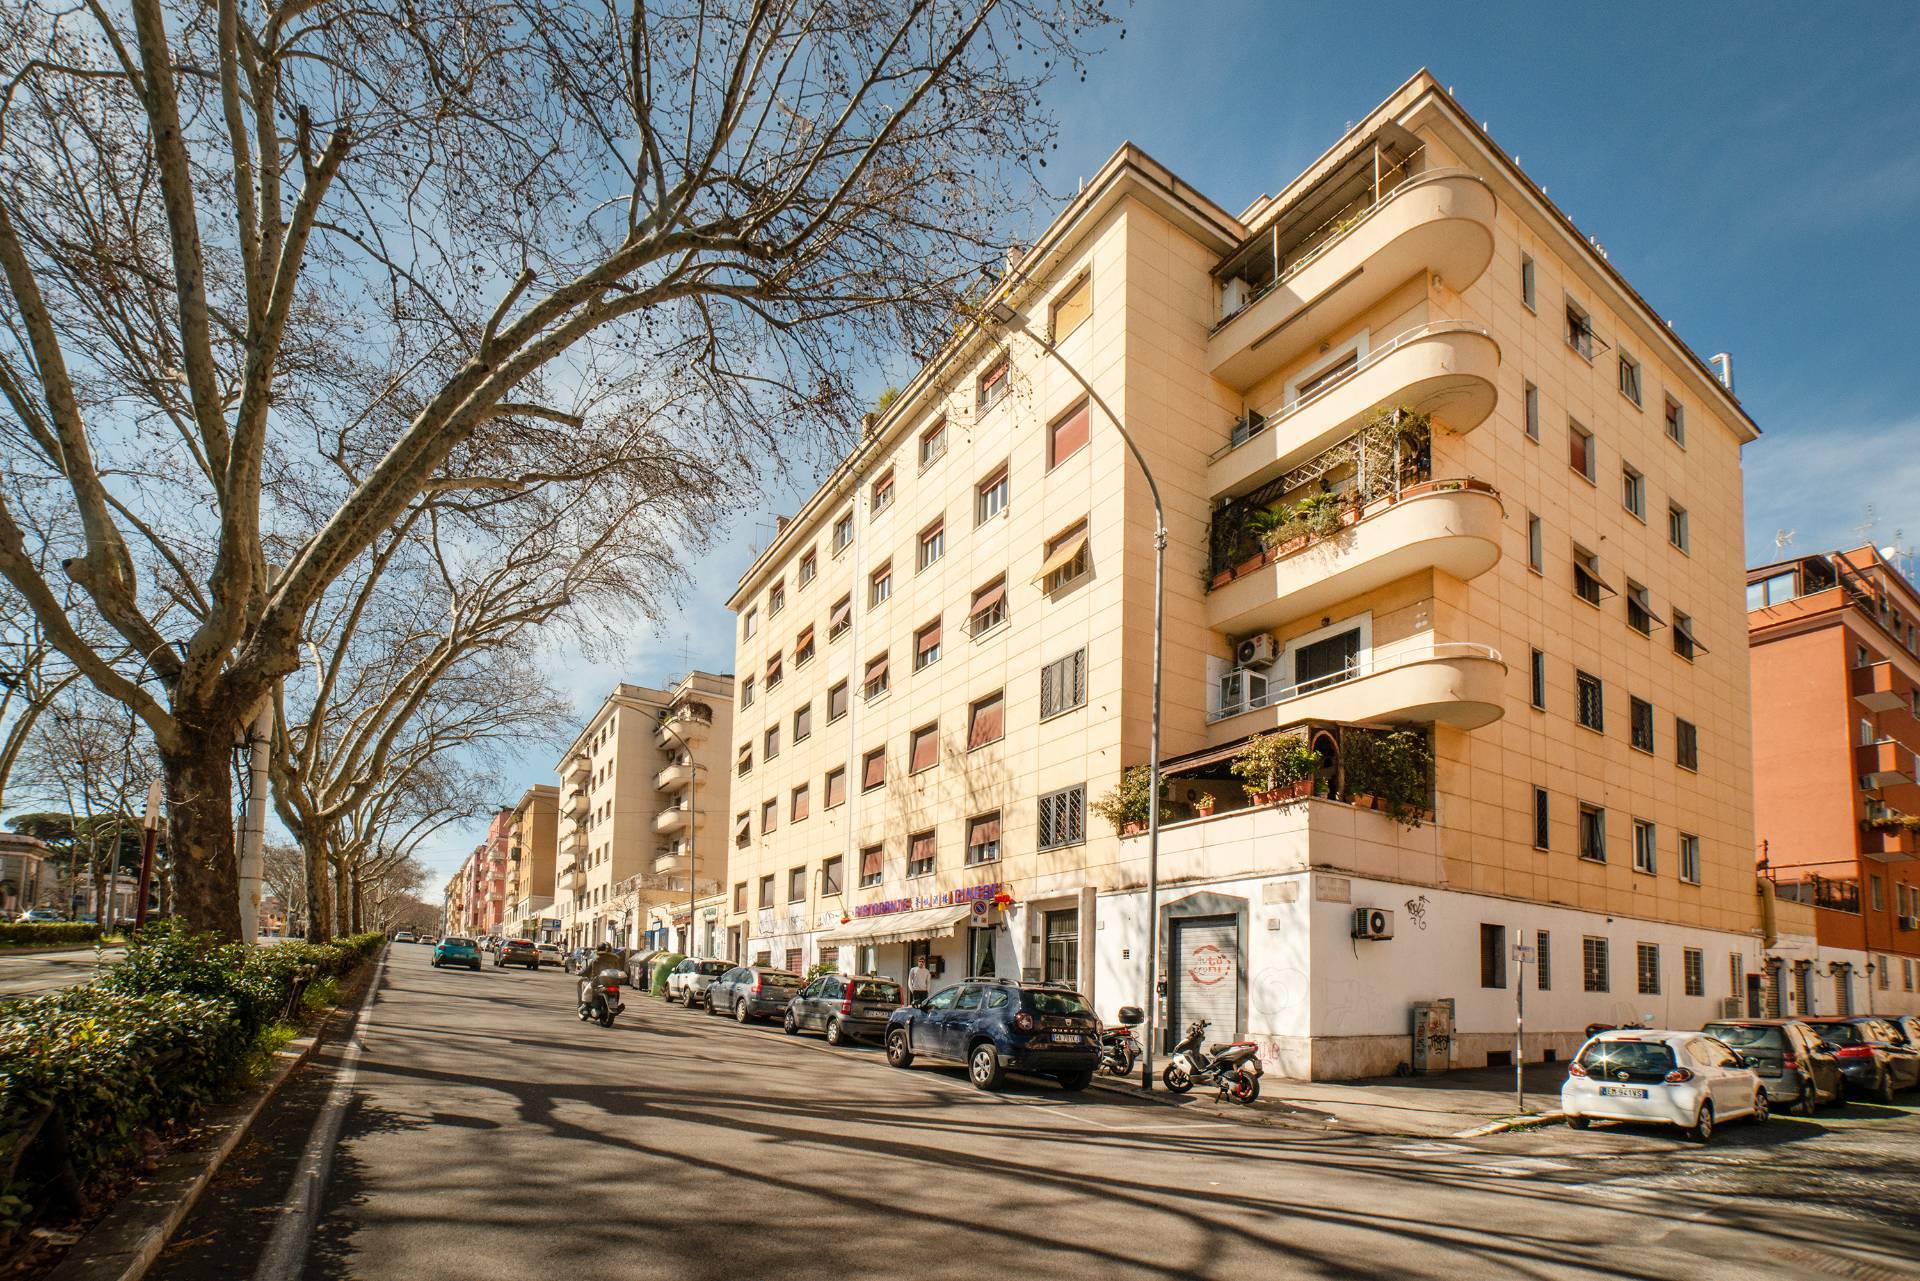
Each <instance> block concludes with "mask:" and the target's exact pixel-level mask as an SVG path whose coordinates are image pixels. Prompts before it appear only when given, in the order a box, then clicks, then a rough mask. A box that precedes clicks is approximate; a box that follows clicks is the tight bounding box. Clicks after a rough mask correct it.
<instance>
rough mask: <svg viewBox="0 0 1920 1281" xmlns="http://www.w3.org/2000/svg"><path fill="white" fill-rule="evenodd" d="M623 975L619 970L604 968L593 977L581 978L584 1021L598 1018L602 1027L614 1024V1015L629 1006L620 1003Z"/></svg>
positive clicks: (581, 1005) (581, 1007)
mask: <svg viewBox="0 0 1920 1281" xmlns="http://www.w3.org/2000/svg"><path fill="white" fill-rule="evenodd" d="M623 977H624V975H622V974H621V973H620V972H619V971H617V970H602V971H601V972H600V973H598V974H595V975H593V976H592V977H591V978H582V979H581V980H580V1021H581V1022H582V1023H589V1022H592V1021H594V1020H596V1019H597V1020H599V1023H600V1026H601V1027H612V1026H613V1016H614V1015H616V1014H618V1013H620V1012H621V1011H622V1010H624V1009H626V1008H627V1007H626V1006H625V1005H622V1004H621V1003H620V980H621V979H622V978H623Z"/></svg>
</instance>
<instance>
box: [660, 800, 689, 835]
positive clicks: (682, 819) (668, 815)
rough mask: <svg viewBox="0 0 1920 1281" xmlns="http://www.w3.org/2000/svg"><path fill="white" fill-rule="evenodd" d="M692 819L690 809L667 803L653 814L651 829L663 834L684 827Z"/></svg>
mask: <svg viewBox="0 0 1920 1281" xmlns="http://www.w3.org/2000/svg"><path fill="white" fill-rule="evenodd" d="M692 821H693V811H692V810H690V809H688V808H687V807H686V806H684V805H669V806H668V807H667V808H666V809H663V810H661V811H660V812H659V813H658V814H655V815H654V816H653V830H654V831H656V832H659V833H661V834H663V835H665V834H668V833H672V832H678V831H681V830H683V829H685V828H686V827H687V826H688V824H690V823H691V822H692Z"/></svg>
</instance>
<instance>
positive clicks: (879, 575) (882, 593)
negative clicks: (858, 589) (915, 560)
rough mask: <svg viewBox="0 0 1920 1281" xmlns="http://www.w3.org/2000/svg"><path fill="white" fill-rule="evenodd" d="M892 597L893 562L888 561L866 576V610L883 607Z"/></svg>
mask: <svg viewBox="0 0 1920 1281" xmlns="http://www.w3.org/2000/svg"><path fill="white" fill-rule="evenodd" d="M892 595H893V562H892V561H888V562H887V563H886V564H884V565H882V566H881V567H880V568H878V569H876V570H874V571H873V573H871V574H869V575H867V608H869V609H871V608H873V607H874V606H875V605H883V604H885V603H886V601H887V598H888V597H889V596H892Z"/></svg>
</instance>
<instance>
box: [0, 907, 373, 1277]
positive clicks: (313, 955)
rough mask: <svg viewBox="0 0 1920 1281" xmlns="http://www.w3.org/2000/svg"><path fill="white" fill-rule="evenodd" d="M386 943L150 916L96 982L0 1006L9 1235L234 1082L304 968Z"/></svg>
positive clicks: (3, 1207)
mask: <svg viewBox="0 0 1920 1281" xmlns="http://www.w3.org/2000/svg"><path fill="white" fill-rule="evenodd" d="M385 942H386V938H385V936H384V935H380V934H368V935H360V936H358V937H356V938H351V939H343V940H340V941H338V942H335V943H326V944H317V945H316V944H310V943H294V942H289V943H280V944H275V945H273V946H269V947H254V946H250V945H248V944H244V943H224V942H221V941H219V940H217V939H216V938H214V937H213V936H212V935H191V934H188V933H186V932H185V931H184V930H182V929H180V928H179V927H177V926H175V925H172V924H170V923H169V924H161V925H155V926H150V927H148V928H147V929H146V930H144V931H142V932H141V934H140V935H139V936H138V937H136V938H135V939H134V940H133V941H132V943H130V944H129V946H128V949H127V956H126V959H125V960H123V961H121V962H119V963H118V964H116V965H114V966H113V967H111V968H110V969H109V970H107V972H106V973H105V974H103V975H102V976H101V977H100V979H99V980H97V981H96V982H95V983H93V984H92V985H89V986H83V987H78V988H73V989H70V990H68V991H65V992H57V993H54V994H53V995H51V996H43V997H39V998H37V999H34V1000H29V1001H21V1002H17V1003H15V1004H12V1005H8V1006H4V1007H0V1247H3V1246H5V1245H6V1243H7V1241H8V1240H9V1239H10V1237H11V1236H12V1234H13V1233H14V1232H15V1231H17V1230H19V1229H20V1228H21V1227H23V1226H24V1225H26V1224H28V1223H30V1222H31V1221H33V1220H34V1219H35V1218H37V1217H39V1216H41V1215H43V1214H45V1213H47V1212H49V1211H50V1210H56V1209H60V1208H62V1207H65V1206H68V1205H69V1203H71V1202H73V1201H75V1200H77V1199H81V1198H85V1197H87V1196H90V1195H91V1193H92V1192H93V1191H94V1190H96V1189H98V1188H99V1187H100V1186H101V1185H102V1184H103V1183H105V1182H107V1181H109V1180H110V1179H111V1178H112V1176H113V1175H114V1174H115V1173H117V1172H118V1171H120V1170H121V1169H123V1168H124V1167H125V1166H126V1165H127V1164H128V1163H129V1162H130V1161H131V1160H132V1159H133V1158H134V1157H135V1156H136V1155H137V1154H138V1152H139V1151H140V1148H141V1145H142V1136H143V1135H144V1134H146V1133H147V1132H149V1131H161V1130H165V1129H167V1128H169V1127H172V1126H176V1125H179V1124H181V1123H182V1122H185V1121H187V1120H188V1119H190V1118H191V1117H192V1116H193V1115H194V1114H196V1113H197V1112H198V1111H199V1110H200V1109H201V1108H203V1107H204V1106H205V1105H206V1104H207V1103H208V1102H209V1101H211V1100H212V1099H214V1098H216V1097H218V1096H219V1095H220V1094H222V1093H223V1092H225V1091H226V1090H227V1089H228V1088H229V1087H230V1086H231V1085H232V1084H233V1082H234V1078H235V1076H236V1074H237V1073H238V1071H239V1069H240V1067H241V1065H242V1063H243V1062H244V1061H245V1059H246V1055H247V1051H248V1049H249V1048H250V1047H251V1046H252V1045H253V1044H254V1042H255V1040H256V1039H257V1038H258V1037H259V1036H260V1034H261V1033H262V1032H263V1031H264V1030H265V1029H266V1028H268V1027H269V1026H271V1025H272V1024H273V1023H274V1022H275V1021H276V1020H278V1019H280V1018H281V1017H283V1016H284V1015H285V1014H286V1013H287V1012H288V1011H289V1009H290V1008H291V1007H292V1006H293V1004H294V1001H295V998H296V997H297V995H298V992H299V987H300V984H301V980H302V972H303V969H304V967H306V966H312V967H313V970H314V977H327V978H335V977H339V976H342V975H345V974H347V973H348V972H350V971H351V970H353V969H354V968H355V967H356V966H357V965H359V964H360V963H361V962H362V961H364V960H366V959H367V958H368V957H369V956H371V955H373V954H374V953H375V952H377V951H379V949H380V947H381V945H382V944H383V943H385Z"/></svg>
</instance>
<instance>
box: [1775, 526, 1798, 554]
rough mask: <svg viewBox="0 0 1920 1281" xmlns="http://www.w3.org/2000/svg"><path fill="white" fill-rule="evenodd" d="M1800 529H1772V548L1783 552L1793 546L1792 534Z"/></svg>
mask: <svg viewBox="0 0 1920 1281" xmlns="http://www.w3.org/2000/svg"><path fill="white" fill-rule="evenodd" d="M1799 532H1800V531H1798V530H1795V529H1776V530H1774V531H1773V550H1775V551H1777V552H1783V551H1785V550H1787V548H1789V547H1791V546H1793V536H1794V535H1795V534H1797V533H1799Z"/></svg>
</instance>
